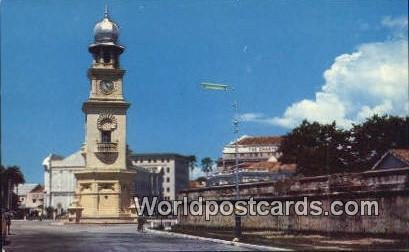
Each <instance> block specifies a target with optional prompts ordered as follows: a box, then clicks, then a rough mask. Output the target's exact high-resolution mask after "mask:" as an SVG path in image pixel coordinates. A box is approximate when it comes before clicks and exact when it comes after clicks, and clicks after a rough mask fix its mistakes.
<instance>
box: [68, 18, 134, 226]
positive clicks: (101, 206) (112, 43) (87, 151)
mask: <svg viewBox="0 0 409 252" xmlns="http://www.w3.org/2000/svg"><path fill="white" fill-rule="evenodd" d="M118 35H119V28H118V26H117V24H115V23H114V22H113V21H112V20H111V19H110V17H109V16H108V12H107V11H105V16H104V18H103V20H102V21H101V22H99V23H97V24H96V25H95V28H94V43H92V44H91V45H90V46H89V48H88V50H89V52H90V53H91V54H92V56H93V62H92V65H91V67H90V68H89V69H88V78H89V80H90V84H91V85H90V86H91V90H90V95H89V99H88V100H87V101H86V102H84V104H83V107H82V110H83V112H84V113H85V118H86V119H85V125H86V129H85V131H86V132H85V144H84V146H83V148H82V153H83V155H84V157H85V169H84V171H81V172H77V173H75V176H76V178H77V188H76V196H77V204H78V205H79V206H80V207H81V208H82V217H81V222H112V221H122V220H127V219H128V218H129V217H130V210H129V206H130V205H131V197H132V193H133V188H134V184H133V181H134V175H135V172H134V171H132V170H129V169H127V161H126V160H127V147H126V112H127V110H128V108H129V106H130V103H128V102H126V101H125V100H124V97H123V86H122V78H123V76H124V73H125V70H123V69H121V67H120V61H119V56H120V55H121V53H122V52H123V51H124V47H122V46H121V45H120V44H119V43H118Z"/></svg>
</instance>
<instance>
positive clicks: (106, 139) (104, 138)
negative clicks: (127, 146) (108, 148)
mask: <svg viewBox="0 0 409 252" xmlns="http://www.w3.org/2000/svg"><path fill="white" fill-rule="evenodd" d="M101 142H103V143H110V142H111V131H105V130H103V131H101Z"/></svg>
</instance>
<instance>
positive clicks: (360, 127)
mask: <svg viewBox="0 0 409 252" xmlns="http://www.w3.org/2000/svg"><path fill="white" fill-rule="evenodd" d="M350 134H351V139H350V141H351V153H352V159H353V162H352V164H351V165H352V167H353V169H354V170H356V171H363V170H367V169H370V168H371V167H372V166H373V165H374V164H375V163H376V161H378V160H379V158H380V157H381V156H382V155H383V154H384V153H385V152H386V151H388V150H389V149H394V148H409V117H405V118H402V117H397V116H386V115H385V116H378V115H374V116H373V117H371V118H369V119H367V120H366V121H365V122H363V123H361V124H357V125H353V128H352V129H351V133H350Z"/></svg>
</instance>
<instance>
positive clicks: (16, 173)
mask: <svg viewBox="0 0 409 252" xmlns="http://www.w3.org/2000/svg"><path fill="white" fill-rule="evenodd" d="M0 181H1V207H2V208H9V207H10V208H13V209H14V208H15V207H16V205H17V200H18V199H17V196H16V195H15V194H14V193H13V188H14V187H15V186H17V185H18V184H22V183H25V179H24V175H23V173H22V172H21V170H20V167H18V166H15V165H14V166H9V167H7V168H6V167H4V166H3V165H1V167H0ZM8 203H10V204H8Z"/></svg>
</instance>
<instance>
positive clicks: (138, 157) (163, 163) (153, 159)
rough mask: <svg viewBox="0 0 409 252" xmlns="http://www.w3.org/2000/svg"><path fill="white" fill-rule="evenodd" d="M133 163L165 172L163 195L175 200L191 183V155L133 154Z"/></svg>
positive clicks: (165, 197) (153, 170)
mask: <svg viewBox="0 0 409 252" xmlns="http://www.w3.org/2000/svg"><path fill="white" fill-rule="evenodd" d="M131 159H132V163H133V165H135V166H139V167H144V168H146V169H149V170H150V171H152V172H163V185H162V187H163V197H164V199H166V200H175V199H176V197H177V194H178V193H179V192H180V191H181V190H183V189H186V188H187V187H188V184H189V157H188V156H183V155H180V154H176V153H143V154H133V155H132V156H131Z"/></svg>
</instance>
